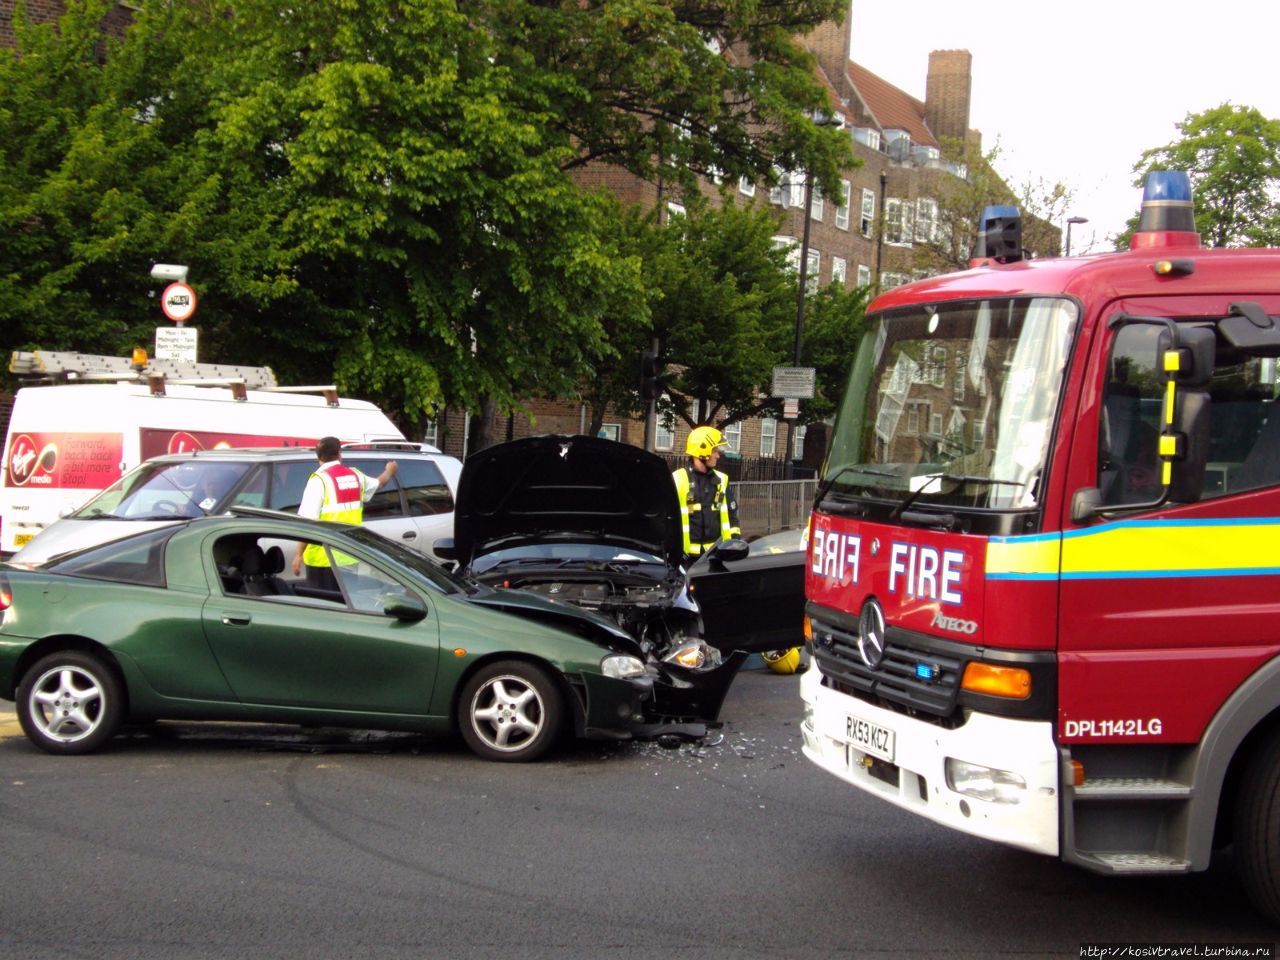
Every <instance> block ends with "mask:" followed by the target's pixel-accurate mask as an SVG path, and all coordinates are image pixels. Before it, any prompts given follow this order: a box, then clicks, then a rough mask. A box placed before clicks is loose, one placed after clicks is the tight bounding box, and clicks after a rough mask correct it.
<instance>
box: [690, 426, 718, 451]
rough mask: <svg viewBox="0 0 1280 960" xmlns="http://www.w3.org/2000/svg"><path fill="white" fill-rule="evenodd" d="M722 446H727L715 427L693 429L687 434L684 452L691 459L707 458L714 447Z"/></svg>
mask: <svg viewBox="0 0 1280 960" xmlns="http://www.w3.org/2000/svg"><path fill="white" fill-rule="evenodd" d="M723 446H727V443H726V442H725V439H724V437H723V436H722V435H721V434H720V431H719V430H717V429H716V428H715V427H694V428H693V429H692V430H691V431H690V432H689V440H688V441H687V442H686V443H685V445H684V452H685V453H687V454H688V455H689V456H691V457H709V456H711V451H713V450H714V449H715V448H716V447H723Z"/></svg>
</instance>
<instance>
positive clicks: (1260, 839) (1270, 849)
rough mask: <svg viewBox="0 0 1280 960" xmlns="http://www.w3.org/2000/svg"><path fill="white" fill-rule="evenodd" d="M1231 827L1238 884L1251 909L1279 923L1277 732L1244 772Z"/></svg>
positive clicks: (1279, 772) (1279, 762) (1279, 747)
mask: <svg viewBox="0 0 1280 960" xmlns="http://www.w3.org/2000/svg"><path fill="white" fill-rule="evenodd" d="M1234 827H1235V833H1234V835H1235V859H1236V869H1237V870H1238V872H1239V874H1240V882H1241V883H1242V884H1243V885H1244V888H1245V892H1246V893H1248V895H1249V899H1250V900H1252V901H1253V904H1254V906H1256V907H1257V908H1258V909H1259V910H1260V911H1261V912H1262V913H1263V914H1264V915H1266V917H1267V918H1268V919H1270V920H1271V921H1273V922H1276V923H1280V730H1275V731H1272V732H1271V733H1270V734H1269V735H1268V736H1267V737H1266V738H1264V739H1263V741H1262V743H1261V744H1259V747H1258V750H1257V751H1256V752H1255V753H1254V755H1253V757H1252V758H1251V759H1250V761H1249V765H1248V766H1247V767H1246V768H1245V771H1244V776H1243V777H1242V778H1241V780H1240V788H1239V790H1238V792H1237V794H1236V808H1235V824H1234Z"/></svg>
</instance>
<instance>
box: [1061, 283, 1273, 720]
mask: <svg viewBox="0 0 1280 960" xmlns="http://www.w3.org/2000/svg"><path fill="white" fill-rule="evenodd" d="M1242 299H1250V300H1253V301H1255V302H1260V303H1261V304H1262V306H1263V308H1264V309H1265V310H1266V311H1267V312H1268V313H1269V314H1270V315H1271V316H1277V315H1280V295H1277V296H1271V297H1258V296H1255V295H1250V296H1249V297H1247V298H1246V297H1244V296H1242V295H1235V296H1222V297H1216V296H1214V297H1211V296H1187V297H1179V298H1171V297H1166V298H1159V297H1151V298H1143V299H1133V300H1128V301H1117V302H1116V303H1115V304H1113V305H1112V307H1111V308H1110V309H1108V310H1107V311H1105V312H1104V313H1103V315H1102V318H1101V319H1102V322H1101V323H1100V324H1099V326H1098V328H1097V329H1098V333H1097V335H1096V336H1097V337H1099V338H1101V339H1102V342H1101V344H1100V345H1098V347H1095V348H1094V349H1093V350H1092V351H1091V358H1090V360H1089V361H1088V362H1089V368H1088V369H1087V371H1086V373H1085V377H1086V379H1085V383H1084V388H1083V390H1082V392H1081V403H1080V412H1079V416H1078V417H1077V419H1076V425H1075V429H1074V437H1073V440H1072V442H1071V445H1070V449H1071V454H1070V459H1069V466H1068V477H1067V486H1066V489H1067V491H1068V492H1069V493H1070V492H1071V491H1075V490H1079V489H1083V488H1088V487H1097V488H1099V490H1100V491H1101V493H1102V501H1103V505H1104V507H1106V506H1112V507H1113V508H1123V507H1124V506H1125V505H1126V504H1138V503H1142V502H1149V501H1152V500H1156V499H1158V498H1159V497H1160V494H1161V491H1162V489H1163V488H1162V486H1161V485H1160V483H1159V461H1158V458H1157V456H1156V454H1155V442H1156V437H1157V436H1158V435H1159V432H1160V427H1161V418H1162V415H1163V414H1162V407H1161V402H1160V401H1161V396H1162V394H1163V388H1164V382H1165V381H1164V376H1163V374H1162V373H1161V370H1160V367H1159V358H1158V357H1157V351H1156V349H1155V344H1156V340H1157V335H1158V331H1159V327H1158V326H1156V325H1150V324H1134V325H1122V326H1120V327H1118V328H1114V329H1113V328H1110V326H1109V321H1110V320H1111V319H1112V318H1113V317H1115V316H1116V315H1118V314H1120V313H1127V314H1130V315H1132V316H1141V317H1175V318H1180V319H1183V320H1186V321H1191V320H1195V319H1200V320H1205V319H1212V318H1219V317H1224V316H1226V315H1227V314H1228V313H1229V312H1230V307H1229V304H1230V303H1231V302H1233V301H1236V300H1242ZM1218 354H1219V356H1218V360H1217V366H1216V368H1215V371H1214V377H1213V379H1212V381H1211V382H1210V384H1209V385H1208V386H1207V387H1205V388H1203V389H1205V390H1207V391H1208V394H1209V402H1210V418H1211V420H1210V422H1211V424H1212V427H1211V440H1210V448H1209V455H1208V464H1207V466H1206V468H1205V476H1204V487H1203V492H1202V493H1201V494H1200V499H1199V500H1198V501H1196V502H1193V503H1181V504H1171V503H1166V504H1164V505H1162V506H1159V507H1154V508H1138V509H1131V510H1124V509H1115V511H1114V512H1113V513H1110V514H1108V515H1106V516H1098V517H1094V518H1092V519H1089V520H1085V521H1083V522H1080V523H1072V522H1071V521H1070V520H1067V521H1066V524H1065V532H1064V535H1063V540H1062V558H1061V580H1060V588H1061V593H1060V601H1061V602H1060V604H1059V608H1058V609H1059V630H1058V638H1059V647H1058V649H1059V676H1058V684H1059V688H1058V734H1059V737H1060V739H1061V740H1063V741H1064V742H1075V743H1150V742H1179V743H1193V742H1196V741H1198V740H1199V739H1200V736H1201V734H1202V733H1203V731H1204V728H1205V726H1206V724H1207V723H1208V722H1209V720H1210V719H1211V718H1212V716H1213V713H1214V712H1215V711H1216V710H1217V709H1218V707H1219V706H1221V704H1222V703H1223V701H1224V700H1225V699H1226V698H1227V696H1229V694H1230V692H1231V691H1232V690H1234V689H1236V688H1237V687H1238V686H1239V685H1240V683H1241V682H1242V681H1243V680H1244V679H1245V678H1246V677H1247V676H1248V675H1249V674H1250V673H1251V672H1253V670H1255V669H1256V668H1257V667H1258V666H1259V665H1260V664H1262V663H1263V662H1265V661H1266V660H1268V659H1270V657H1272V656H1274V655H1275V654H1276V653H1277V652H1280V525H1277V524H1278V518H1280V400H1276V399H1275V397H1276V395H1277V394H1280V383H1277V366H1280V364H1278V363H1277V361H1276V360H1274V359H1272V360H1268V359H1266V358H1259V357H1240V356H1237V355H1235V354H1238V351H1230V350H1224V349H1223V348H1222V345H1221V343H1220V344H1219V351H1218ZM1264 425H1269V427H1270V428H1271V429H1270V430H1268V429H1266V428H1265V426H1264ZM1268 457H1270V459H1271V460H1272V461H1273V462H1274V464H1275V466H1274V469H1272V471H1271V473H1272V474H1273V475H1270V476H1267V475H1265V471H1263V470H1261V469H1260V468H1257V467H1255V466H1254V465H1255V464H1257V463H1261V462H1262V461H1263V460H1265V459H1267V458H1268ZM1068 499H1069V497H1068Z"/></svg>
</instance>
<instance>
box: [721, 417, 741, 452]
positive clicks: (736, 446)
mask: <svg viewBox="0 0 1280 960" xmlns="http://www.w3.org/2000/svg"><path fill="white" fill-rule="evenodd" d="M724 442H725V443H726V444H728V446H729V450H730V452H732V453H741V452H742V421H741V420H739V421H738V422H737V423H726V424H725V425H724Z"/></svg>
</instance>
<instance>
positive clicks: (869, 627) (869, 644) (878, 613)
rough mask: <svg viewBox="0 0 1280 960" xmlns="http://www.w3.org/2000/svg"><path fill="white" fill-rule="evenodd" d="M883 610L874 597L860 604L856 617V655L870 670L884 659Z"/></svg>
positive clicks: (877, 666)
mask: <svg viewBox="0 0 1280 960" xmlns="http://www.w3.org/2000/svg"><path fill="white" fill-rule="evenodd" d="M884 633H885V630H884V610H882V609H881V608H880V604H879V603H877V602H876V600H875V599H874V598H872V599H870V600H868V601H867V602H866V603H864V604H863V605H862V614H861V615H860V616H859V617H858V655H859V656H861V657H862V662H863V663H865V664H866V665H867V667H868V668H869V669H871V670H875V669H877V668H879V666H880V661H882V660H883V659H884V642H885V638H884Z"/></svg>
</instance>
